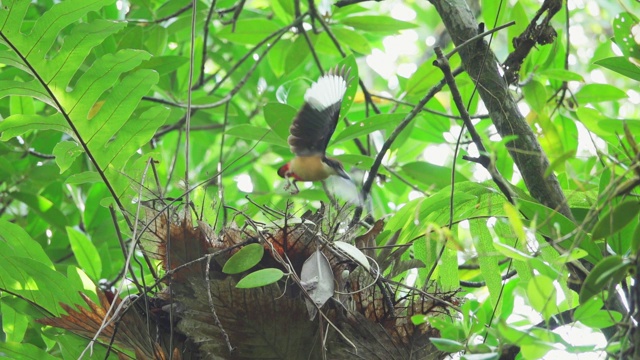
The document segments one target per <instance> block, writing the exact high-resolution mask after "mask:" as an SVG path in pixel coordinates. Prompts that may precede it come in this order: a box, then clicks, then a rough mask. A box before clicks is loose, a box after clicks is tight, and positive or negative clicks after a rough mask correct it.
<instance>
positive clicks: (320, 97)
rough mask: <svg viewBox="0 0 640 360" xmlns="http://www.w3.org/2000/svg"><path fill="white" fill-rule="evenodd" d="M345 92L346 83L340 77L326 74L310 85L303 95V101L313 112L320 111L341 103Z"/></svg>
mask: <svg viewBox="0 0 640 360" xmlns="http://www.w3.org/2000/svg"><path fill="white" fill-rule="evenodd" d="M346 91H347V82H346V80H345V79H343V78H342V76H339V75H333V74H327V75H324V76H322V77H321V78H320V79H318V81H316V82H314V83H313V85H311V88H309V90H307V92H306V93H305V94H304V101H306V102H307V103H308V104H309V105H311V107H312V108H314V109H315V110H318V111H322V110H324V109H326V108H328V107H329V106H331V105H333V104H336V103H338V102H340V101H342V97H343V96H344V93H345V92H346Z"/></svg>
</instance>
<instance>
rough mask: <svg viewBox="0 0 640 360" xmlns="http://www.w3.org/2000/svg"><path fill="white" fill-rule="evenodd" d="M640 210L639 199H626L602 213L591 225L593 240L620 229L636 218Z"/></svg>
mask: <svg viewBox="0 0 640 360" xmlns="http://www.w3.org/2000/svg"><path fill="white" fill-rule="evenodd" d="M639 212H640V201H638V200H626V201H624V202H622V203H620V204H618V205H617V206H616V207H614V208H613V209H612V210H610V211H608V212H606V213H605V214H602V216H601V217H600V220H598V223H597V224H596V226H594V227H593V233H592V237H593V239H594V240H598V239H602V238H604V237H608V236H611V235H613V234H615V233H617V232H618V231H620V230H622V228H624V227H625V226H626V225H627V224H628V223H630V222H631V221H632V220H634V219H635V218H637V215H638V213H639Z"/></svg>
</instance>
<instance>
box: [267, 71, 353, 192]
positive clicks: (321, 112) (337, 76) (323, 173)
mask: <svg viewBox="0 0 640 360" xmlns="http://www.w3.org/2000/svg"><path fill="white" fill-rule="evenodd" d="M350 72H351V69H347V68H345V67H344V66H343V67H341V68H340V67H338V66H336V67H334V68H332V69H331V70H329V72H327V73H326V74H324V75H322V76H321V77H320V78H319V79H318V80H317V81H316V82H314V83H313V84H312V85H311V87H310V88H309V89H307V91H306V92H305V94H304V105H302V108H301V109H300V111H298V113H297V114H296V116H295V117H294V119H293V123H292V124H291V126H290V127H289V133H290V135H289V137H288V138H287V142H288V143H289V148H290V149H291V152H292V153H293V154H294V155H295V156H294V158H293V159H291V161H289V162H287V163H286V164H284V165H282V166H281V167H280V168H279V169H278V175H279V176H280V177H282V178H284V179H287V180H288V181H289V182H288V183H287V185H286V186H285V190H288V189H289V188H290V187H291V185H293V187H294V190H292V192H291V193H292V194H297V193H298V192H299V191H300V190H299V189H298V186H297V185H296V182H297V181H323V180H325V179H327V178H328V177H329V176H332V175H335V176H338V177H340V178H343V179H346V180H349V181H350V182H352V183H353V180H352V179H351V177H350V176H349V174H347V172H346V171H345V170H344V166H343V165H342V163H341V162H340V161H338V160H336V159H332V158H330V157H327V155H326V151H327V145H329V140H331V135H333V132H334V131H335V129H336V125H337V124H338V120H339V118H340V108H341V106H342V98H343V97H344V94H345V92H346V91H347V86H348V85H349V74H350ZM291 180H293V181H291Z"/></svg>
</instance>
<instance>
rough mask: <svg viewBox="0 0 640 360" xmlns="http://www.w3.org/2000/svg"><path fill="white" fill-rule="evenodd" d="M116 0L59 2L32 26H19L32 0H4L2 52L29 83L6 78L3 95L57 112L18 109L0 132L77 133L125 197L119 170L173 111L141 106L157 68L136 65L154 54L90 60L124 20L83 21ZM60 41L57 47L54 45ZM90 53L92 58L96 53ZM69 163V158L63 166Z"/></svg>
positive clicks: (118, 54) (0, 32) (0, 27)
mask: <svg viewBox="0 0 640 360" xmlns="http://www.w3.org/2000/svg"><path fill="white" fill-rule="evenodd" d="M112 3H113V0H90V1H89V0H70V1H64V2H61V3H57V4H55V5H54V6H52V7H51V8H50V9H49V10H48V11H46V12H45V13H44V14H43V15H42V16H41V17H40V18H39V19H38V20H37V21H36V23H35V24H34V25H33V28H32V29H31V31H30V32H29V34H27V35H25V34H23V33H22V32H19V31H16V30H17V29H20V28H21V27H22V21H23V20H24V19H23V17H24V16H25V13H26V11H27V7H28V6H29V2H27V1H9V2H5V3H4V4H3V6H4V7H5V8H4V10H7V11H3V12H2V13H1V14H0V36H1V39H2V42H3V43H5V44H6V45H7V46H8V47H9V49H10V50H4V51H2V52H1V53H0V59H3V60H4V61H3V62H5V63H6V64H7V65H10V66H13V67H15V68H17V69H20V70H22V71H26V72H27V73H28V74H29V75H31V77H32V80H29V81H25V82H18V81H9V82H7V81H5V82H4V83H3V84H2V86H0V88H2V89H3V90H2V91H0V97H3V96H13V95H18V96H30V97H33V98H35V99H38V100H40V101H42V102H44V103H46V104H48V105H50V106H52V107H53V108H54V109H55V110H56V111H57V112H58V113H57V114H55V115H53V116H47V117H43V116H39V115H23V114H16V115H14V116H12V117H10V118H9V119H7V121H3V122H2V124H1V125H0V131H2V139H3V140H6V139H8V138H10V137H12V136H16V135H21V134H23V133H25V132H27V131H30V130H58V131H63V132H65V133H67V134H70V135H72V136H73V137H74V138H75V140H76V142H77V143H78V144H80V145H81V147H82V151H85V152H88V153H89V154H88V155H90V159H91V160H92V161H93V162H94V166H95V167H96V168H98V169H100V170H101V171H102V172H103V173H105V174H106V175H105V176H106V180H107V181H108V182H110V183H111V185H112V188H113V189H114V191H115V193H114V194H112V195H114V196H120V195H122V194H124V193H125V192H126V190H127V189H129V188H131V186H130V185H129V182H128V181H123V179H122V178H121V173H122V172H124V168H125V166H126V165H127V163H128V162H129V160H130V159H131V158H132V156H134V154H135V153H136V151H138V150H139V148H140V147H141V146H143V145H144V144H145V143H147V142H148V141H149V140H150V139H151V137H152V136H153V134H154V133H155V130H156V129H157V128H158V127H160V126H161V125H162V124H163V123H164V119H165V118H166V117H167V115H168V112H167V111H165V110H164V108H163V107H160V106H152V107H149V108H146V109H139V105H140V100H141V99H142V97H143V96H145V95H146V94H147V93H148V92H149V90H150V89H151V87H152V86H153V85H154V84H155V83H156V82H157V81H158V74H157V73H156V72H155V71H153V70H149V69H138V70H136V68H137V67H138V66H140V64H141V63H142V61H144V60H148V59H149V57H150V55H149V54H148V53H146V52H144V51H140V50H128V49H124V50H120V51H118V52H116V53H107V54H104V55H102V56H99V57H93V58H95V59H96V60H95V61H93V62H89V63H85V62H86V61H87V59H89V58H90V54H91V52H92V50H93V49H94V48H95V47H96V46H98V45H101V44H102V43H103V42H104V41H105V39H106V38H108V37H109V36H111V35H113V34H115V33H117V32H118V31H120V30H121V29H123V28H124V27H125V24H124V23H121V22H112V21H106V20H99V19H96V20H93V21H91V20H89V21H87V20H83V23H81V24H74V23H76V22H77V21H78V20H79V19H81V18H82V17H84V16H85V15H86V14H87V13H88V12H91V11H97V10H99V9H100V8H102V7H104V6H105V5H109V4H112ZM58 43H61V44H62V45H61V46H60V47H59V48H56V44H58ZM93 58H92V59H93ZM68 165H70V164H69V163H66V165H65V166H68ZM116 194H118V195H116Z"/></svg>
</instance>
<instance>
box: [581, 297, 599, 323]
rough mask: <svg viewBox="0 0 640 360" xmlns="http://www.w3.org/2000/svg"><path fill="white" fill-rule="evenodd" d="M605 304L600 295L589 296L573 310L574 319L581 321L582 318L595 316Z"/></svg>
mask: <svg viewBox="0 0 640 360" xmlns="http://www.w3.org/2000/svg"><path fill="white" fill-rule="evenodd" d="M603 305H604V301H602V299H600V298H598V297H592V298H589V300H587V301H585V302H584V304H581V305H579V306H578V307H576V309H575V311H574V312H573V319H574V320H576V321H581V320H582V319H585V318H588V317H590V316H593V315H594V314H595V313H597V312H598V311H600V309H602V306H603Z"/></svg>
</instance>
